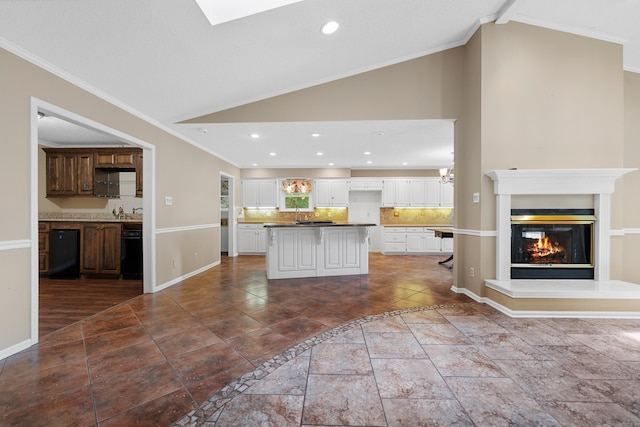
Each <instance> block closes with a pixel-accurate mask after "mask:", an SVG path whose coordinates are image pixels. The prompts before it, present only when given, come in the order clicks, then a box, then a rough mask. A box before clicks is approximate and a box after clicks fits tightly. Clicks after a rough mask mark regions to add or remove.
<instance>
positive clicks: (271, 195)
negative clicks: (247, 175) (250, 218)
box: [242, 179, 278, 208]
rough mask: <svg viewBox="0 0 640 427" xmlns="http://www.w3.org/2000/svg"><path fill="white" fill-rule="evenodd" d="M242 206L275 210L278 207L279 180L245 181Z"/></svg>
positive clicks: (243, 182)
mask: <svg viewBox="0 0 640 427" xmlns="http://www.w3.org/2000/svg"><path fill="white" fill-rule="evenodd" d="M242 206H243V207H245V208H275V207H277V206H278V180H276V179H245V180H243V181H242Z"/></svg>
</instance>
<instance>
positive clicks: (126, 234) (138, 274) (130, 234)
mask: <svg viewBox="0 0 640 427" xmlns="http://www.w3.org/2000/svg"><path fill="white" fill-rule="evenodd" d="M121 256H122V259H121V263H120V270H121V273H122V278H123V279H126V280H142V230H129V229H123V230H122V255H121Z"/></svg>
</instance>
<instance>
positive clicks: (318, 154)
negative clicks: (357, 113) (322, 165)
mask: <svg viewBox="0 0 640 427" xmlns="http://www.w3.org/2000/svg"><path fill="white" fill-rule="evenodd" d="M316 156H324V153H321V152H319V151H318V152H317V153H316Z"/></svg>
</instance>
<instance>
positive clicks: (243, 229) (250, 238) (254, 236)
mask: <svg viewBox="0 0 640 427" xmlns="http://www.w3.org/2000/svg"><path fill="white" fill-rule="evenodd" d="M266 250H267V230H266V229H265V228H264V227H263V225H262V224H238V253H240V254H243V253H244V254H263V253H265V251H266Z"/></svg>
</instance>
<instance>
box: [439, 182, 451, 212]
mask: <svg viewBox="0 0 640 427" xmlns="http://www.w3.org/2000/svg"><path fill="white" fill-rule="evenodd" d="M440 206H442V207H446V208H452V207H453V184H448V183H447V184H442V183H441V184H440Z"/></svg>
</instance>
